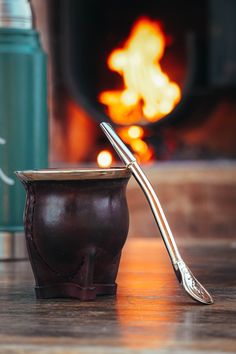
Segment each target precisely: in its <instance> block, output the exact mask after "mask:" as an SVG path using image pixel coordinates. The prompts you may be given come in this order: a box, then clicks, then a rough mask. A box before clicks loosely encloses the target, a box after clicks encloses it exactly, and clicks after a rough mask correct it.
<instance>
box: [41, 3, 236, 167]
mask: <svg viewBox="0 0 236 354" xmlns="http://www.w3.org/2000/svg"><path fill="white" fill-rule="evenodd" d="M43 3H44V8H45V12H46V13H47V21H48V24H49V25H48V28H47V30H46V31H45V33H43V36H44V38H46V39H47V42H48V43H49V45H48V51H49V54H50V55H49V57H50V67H51V78H52V80H51V81H52V83H53V84H52V87H51V92H52V95H51V105H52V120H51V124H52V126H53V129H52V131H53V132H54V133H53V134H52V136H51V138H52V140H53V141H54V144H53V146H54V151H52V154H51V160H52V161H54V162H56V163H57V162H58V161H67V162H72V163H74V162H89V163H96V161H104V162H102V163H105V164H106V163H112V162H114V161H115V160H116V159H117V158H116V156H115V154H114V152H113V151H112V149H111V148H110V146H109V143H108V142H107V141H106V139H105V138H104V136H103V135H102V133H101V132H100V131H99V128H98V127H97V126H98V122H100V121H108V122H111V123H113V124H114V126H115V128H116V130H117V131H118V132H119V134H120V135H121V137H122V138H123V139H124V141H125V142H126V143H127V144H128V145H129V146H130V148H131V149H132V150H133V152H134V153H135V154H136V156H137V158H138V159H139V161H141V162H152V161H155V160H159V161H160V160H189V159H190V160H198V159H219V158H235V156H236V141H235V138H234V135H235V134H234V132H235V128H236V119H235V115H236V107H235V106H236V104H235V102H236V101H235V96H236V93H235V92H236V90H235V86H236V67H235V62H236V49H235V48H236V43H235V38H234V36H233V33H235V31H236V18H235V17H236V15H235V14H236V3H235V2H234V1H231V0H227V1H222V0H217V1H212V0H200V1H195V0H194V1H191V2H186V1H183V0H177V1H175V2H170V1H163V0H159V1H143V0H126V1H119V2H117V1H112V0H110V1H108V0H101V1H99V2H95V1H91V0H87V1H85V0H81V1H76V0H51V1H50V2H47V1H44V0H43ZM41 6H43V5H41ZM145 36H146V37H145ZM147 53H149V54H150V58H149V57H148V56H147V57H146V54H147ZM134 57H136V61H135V62H132V59H131V58H134ZM137 58H138V60H137ZM137 61H139V65H138V64H137ZM135 65H136V67H135ZM128 69H129V70H128ZM150 73H152V75H151V74H150ZM153 77H154V79H153ZM145 81H147V82H148V81H149V83H150V82H151V84H150V85H149V86H148V89H146V86H145ZM161 83H162V84H163V86H162V87H161ZM158 85H159V86H158ZM167 98H168V99H167ZM55 131H56V132H57V134H55ZM62 141H63V143H62ZM97 163H99V162H97ZM100 163H101V162H100Z"/></svg>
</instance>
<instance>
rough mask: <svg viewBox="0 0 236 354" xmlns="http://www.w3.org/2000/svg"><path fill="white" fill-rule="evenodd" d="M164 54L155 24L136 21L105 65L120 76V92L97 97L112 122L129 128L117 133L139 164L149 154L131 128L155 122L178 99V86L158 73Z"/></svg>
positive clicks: (135, 129) (137, 130)
mask: <svg viewBox="0 0 236 354" xmlns="http://www.w3.org/2000/svg"><path fill="white" fill-rule="evenodd" d="M164 50H165V36H164V33H163V32H162V30H161V28H160V26H159V24H158V23H157V22H154V21H151V20H150V19H148V18H141V19H138V20H137V21H136V22H135V24H134V26H133V28H132V30H131V33H130V36H129V38H128V39H127V40H126V42H125V43H124V46H123V47H122V48H118V49H115V50H113V51H112V52H111V54H110V55H109V57H108V61H107V64H108V67H109V68H110V69H111V70H112V71H115V72H117V73H118V74H119V75H121V76H122V79H123V88H122V89H120V90H112V91H104V92H101V94H100V95H99V101H100V102H101V103H102V104H104V105H106V107H107V113H108V115H109V116H110V118H111V119H112V120H113V122H115V123H116V124H119V125H126V126H127V125H132V126H131V127H129V128H127V127H123V128H120V130H119V133H120V135H121V137H122V138H123V139H124V140H125V141H126V143H128V144H129V145H130V146H131V147H132V149H133V151H134V152H135V153H136V155H137V156H138V157H139V160H140V161H148V160H150V158H151V156H152V152H151V150H150V148H149V147H148V145H147V144H146V142H144V141H143V139H142V138H143V135H144V131H143V129H142V128H141V127H138V126H136V125H134V124H137V123H138V124H143V123H148V122H156V121H158V120H159V119H161V118H162V117H164V116H165V115H167V114H168V113H170V112H171V111H172V110H173V109H174V107H175V105H176V104H177V103H178V102H179V100H180V98H181V92H180V88H179V86H178V85H177V84H176V83H175V82H172V81H170V79H169V77H168V76H167V74H165V73H164V72H163V71H162V69H161V66H160V60H161V58H162V57H163V54H164Z"/></svg>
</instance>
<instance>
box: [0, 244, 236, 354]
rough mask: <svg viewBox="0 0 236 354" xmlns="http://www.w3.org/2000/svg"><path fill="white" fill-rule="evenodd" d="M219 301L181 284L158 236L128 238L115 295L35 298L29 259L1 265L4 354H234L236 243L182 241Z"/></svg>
mask: <svg viewBox="0 0 236 354" xmlns="http://www.w3.org/2000/svg"><path fill="white" fill-rule="evenodd" d="M178 243H179V246H180V248H181V250H182V253H183V255H184V259H185V261H186V263H187V264H188V265H189V266H190V267H191V269H192V270H193V272H194V274H195V275H196V276H197V277H198V278H199V280H200V281H201V282H202V283H203V284H204V285H205V286H206V287H207V289H208V290H209V291H211V293H212V295H213V296H214V299H215V304H214V305H210V306H207V305H199V304H197V303H195V302H193V301H192V300H191V299H190V298H189V297H188V296H187V295H186V294H185V293H184V291H183V290H182V289H181V288H180V287H179V285H178V283H177V281H176V279H175V276H174V274H173V271H172V267H171V265H170V262H169V259H168V257H167V254H166V251H165V249H164V246H163V244H162V241H161V240H160V239H158V238H157V239H143V238H136V239H129V240H128V242H127V243H126V246H125V249H124V252H123V256H122V262H121V266H120V271H119V276H118V280H117V281H118V295H117V297H116V298H112V297H100V298H98V299H97V300H96V301H94V302H79V301H77V300H72V299H57V300H36V299H35V296H34V291H33V277H32V273H31V269H30V266H29V263H28V262H27V261H25V262H24V261H23V262H20V261H18V262H1V263H0V319H1V321H0V353H4V354H12V353H27V354H28V353H30V354H34V353H40V354H44V353H50V354H64V353H66V354H74V353H86V354H87V353H93V354H98V353H99V354H100V353H101V354H103V353H105V354H106V353H109V354H112V353H116V354H117V353H148V354H151V353H162V354H166V353H181V354H182V353H183V354H186V353H189V354H191V353H193V354H198V353H214V354H215V353H236V279H235V278H236V276H235V270H236V257H235V254H236V242H235V241H222V240H221V241H219V240H215V241H214V240H213V239H211V240H210V241H208V240H204V239H202V240H201V242H200V241H199V240H198V241H197V240H196V241H195V240H188V241H187V242H186V241H185V242H184V241H183V240H182V241H179V242H178Z"/></svg>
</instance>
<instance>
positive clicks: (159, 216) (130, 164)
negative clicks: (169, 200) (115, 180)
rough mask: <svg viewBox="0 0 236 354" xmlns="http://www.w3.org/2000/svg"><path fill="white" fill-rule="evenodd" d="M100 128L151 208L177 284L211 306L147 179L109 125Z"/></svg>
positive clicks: (210, 300) (208, 296)
mask: <svg viewBox="0 0 236 354" xmlns="http://www.w3.org/2000/svg"><path fill="white" fill-rule="evenodd" d="M100 127H101V129H102V130H103V131H104V133H105V135H106V136H107V138H108V140H109V141H110V143H111V144H112V146H113V147H114V149H115V150H116V152H117V153H118V155H119V156H120V158H121V160H122V161H123V162H124V164H125V165H126V167H127V168H129V169H130V170H131V172H132V174H133V175H134V177H135V179H136V181H137V182H138V184H139V185H140V186H141V188H142V190H143V192H144V194H145V196H146V198H147V200H148V202H149V205H150V207H151V210H152V213H153V215H154V218H155V220H156V223H157V226H158V228H159V230H160V233H161V236H162V239H163V241H164V244H165V246H166V249H167V251H168V254H169V257H170V260H171V262H172V265H173V268H174V271H175V274H176V277H177V279H178V281H179V283H180V284H181V285H182V286H183V288H184V289H185V291H186V292H187V293H188V294H189V295H190V297H192V298H193V299H194V300H196V301H198V302H200V303H203V304H212V303H213V299H212V297H211V295H210V294H209V293H208V292H207V290H206V289H205V288H204V287H203V286H202V284H201V283H200V282H199V281H198V280H197V279H196V278H195V277H194V275H193V274H192V272H191V271H190V269H189V268H188V267H187V265H186V264H185V263H184V261H183V259H182V257H181V255H180V253H179V250H178V247H177V245H176V242H175V239H174V236H173V234H172V232H171V229H170V227H169V224H168V222H167V219H166V217H165V214H164V212H163V209H162V207H161V204H160V202H159V200H158V198H157V195H156V193H155V191H154V189H153V187H152V185H151V183H150V182H149V180H148V178H147V177H146V175H145V174H144V172H143V170H142V169H141V167H140V166H139V164H138V163H137V161H136V159H135V157H134V155H133V154H132V153H131V151H130V150H129V149H128V148H127V146H126V145H125V144H124V143H123V141H122V140H121V139H120V137H119V136H118V135H117V134H116V133H115V131H114V130H113V128H112V127H111V125H110V124H108V123H105V122H103V123H101V124H100Z"/></svg>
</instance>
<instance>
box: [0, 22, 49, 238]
mask: <svg viewBox="0 0 236 354" xmlns="http://www.w3.org/2000/svg"><path fill="white" fill-rule="evenodd" d="M46 88H47V75H46V55H45V53H44V52H43V51H42V48H41V45H40V41H39V37H38V33H37V32H36V31H35V30H31V29H30V30H28V29H27V30H25V29H12V28H0V232H1V231H8V232H17V231H21V230H23V209H24V199H25V196H24V191H23V189H22V186H21V185H20V183H19V182H18V181H17V179H16V178H15V175H14V171H16V170H25V169H34V168H46V167H47V166H48V119H47V92H46Z"/></svg>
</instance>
